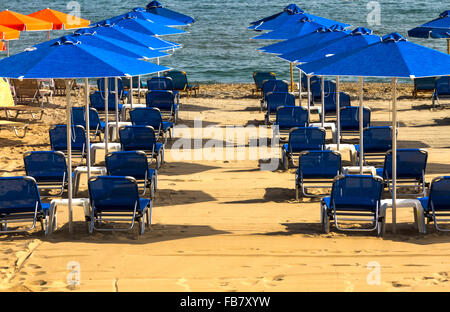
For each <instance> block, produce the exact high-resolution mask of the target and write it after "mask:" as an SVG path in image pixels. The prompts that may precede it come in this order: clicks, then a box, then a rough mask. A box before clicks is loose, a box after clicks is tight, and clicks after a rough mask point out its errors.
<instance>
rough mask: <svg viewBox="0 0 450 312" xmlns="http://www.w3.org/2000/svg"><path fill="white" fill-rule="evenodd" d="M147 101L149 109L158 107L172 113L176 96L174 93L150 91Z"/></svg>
mask: <svg viewBox="0 0 450 312" xmlns="http://www.w3.org/2000/svg"><path fill="white" fill-rule="evenodd" d="M146 100H147V107H156V108H159V109H160V110H162V111H171V110H173V108H174V106H175V95H174V94H173V92H172V91H164V90H156V91H149V92H148V93H147V96H146Z"/></svg>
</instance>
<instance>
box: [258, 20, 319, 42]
mask: <svg viewBox="0 0 450 312" xmlns="http://www.w3.org/2000/svg"><path fill="white" fill-rule="evenodd" d="M323 26H324V25H322V24H318V23H316V22H314V21H312V20H311V19H309V18H307V17H304V18H302V19H301V20H299V21H298V22H297V23H296V24H295V25H292V26H291V27H282V28H277V29H276V30H274V31H271V32H268V33H265V34H262V35H259V36H256V37H254V38H252V39H258V40H288V39H292V38H296V37H301V36H304V35H306V34H310V33H312V32H314V31H316V30H318V29H320V28H321V27H323Z"/></svg>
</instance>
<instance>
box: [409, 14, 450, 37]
mask: <svg viewBox="0 0 450 312" xmlns="http://www.w3.org/2000/svg"><path fill="white" fill-rule="evenodd" d="M408 36H410V37H416V38H429V37H431V38H450V10H449V11H445V12H443V13H441V15H439V18H437V19H435V20H432V21H431V22H428V23H425V24H423V25H421V26H419V27H416V28H413V29H411V30H410V31H408Z"/></svg>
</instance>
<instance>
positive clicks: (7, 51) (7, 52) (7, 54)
mask: <svg viewBox="0 0 450 312" xmlns="http://www.w3.org/2000/svg"><path fill="white" fill-rule="evenodd" d="M6 56H7V57H9V40H7V41H6Z"/></svg>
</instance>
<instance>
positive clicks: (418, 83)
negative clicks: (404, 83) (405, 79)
mask: <svg viewBox="0 0 450 312" xmlns="http://www.w3.org/2000/svg"><path fill="white" fill-rule="evenodd" d="M414 86H415V88H416V89H417V90H434V89H435V88H436V78H434V77H427V78H416V79H414Z"/></svg>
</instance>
